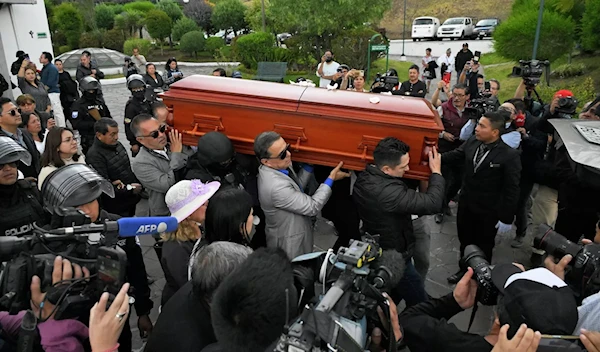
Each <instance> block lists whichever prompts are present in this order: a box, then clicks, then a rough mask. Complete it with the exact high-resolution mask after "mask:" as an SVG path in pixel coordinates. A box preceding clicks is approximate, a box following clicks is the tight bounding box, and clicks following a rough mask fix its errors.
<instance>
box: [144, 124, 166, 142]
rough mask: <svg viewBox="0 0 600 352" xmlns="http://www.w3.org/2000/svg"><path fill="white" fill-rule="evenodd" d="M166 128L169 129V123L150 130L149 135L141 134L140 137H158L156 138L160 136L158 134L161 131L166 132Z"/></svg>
mask: <svg viewBox="0 0 600 352" xmlns="http://www.w3.org/2000/svg"><path fill="white" fill-rule="evenodd" d="M166 130H167V125H162V126H160V127H159V128H158V130H156V131H152V132H150V134H149V135H147V136H140V137H152V138H154V139H156V138H158V136H159V135H160V134H161V133H165V131H166Z"/></svg>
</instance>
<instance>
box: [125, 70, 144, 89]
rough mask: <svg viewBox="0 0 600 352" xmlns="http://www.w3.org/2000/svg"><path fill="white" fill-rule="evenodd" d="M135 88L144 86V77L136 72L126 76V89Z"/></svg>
mask: <svg viewBox="0 0 600 352" xmlns="http://www.w3.org/2000/svg"><path fill="white" fill-rule="evenodd" d="M136 88H146V82H144V77H142V75H140V74H137V73H136V74H133V75H131V76H129V77H127V89H129V90H133V89H136Z"/></svg>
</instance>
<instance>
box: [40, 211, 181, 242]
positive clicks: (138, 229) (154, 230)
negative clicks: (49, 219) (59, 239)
mask: <svg viewBox="0 0 600 352" xmlns="http://www.w3.org/2000/svg"><path fill="white" fill-rule="evenodd" d="M175 230H177V218H175V217H172V216H164V217H160V216H154V217H139V218H121V219H119V220H117V221H106V222H105V223H104V224H87V225H81V226H72V227H64V228H60V229H55V230H50V231H48V233H50V234H53V235H75V234H85V233H92V232H118V233H119V236H120V237H134V236H143V235H155V234H158V233H162V232H172V231H175Z"/></svg>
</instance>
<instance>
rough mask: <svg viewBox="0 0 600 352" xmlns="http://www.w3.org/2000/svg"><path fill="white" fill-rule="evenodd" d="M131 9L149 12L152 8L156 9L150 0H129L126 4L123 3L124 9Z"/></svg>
mask: <svg viewBox="0 0 600 352" xmlns="http://www.w3.org/2000/svg"><path fill="white" fill-rule="evenodd" d="M130 10H135V11H140V12H143V13H147V12H149V11H150V10H154V4H153V3H151V2H150V1H134V2H129V3H127V4H125V5H123V11H130Z"/></svg>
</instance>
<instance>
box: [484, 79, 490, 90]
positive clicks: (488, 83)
mask: <svg viewBox="0 0 600 352" xmlns="http://www.w3.org/2000/svg"><path fill="white" fill-rule="evenodd" d="M485 90H487V91H489V90H490V82H489V81H485Z"/></svg>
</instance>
